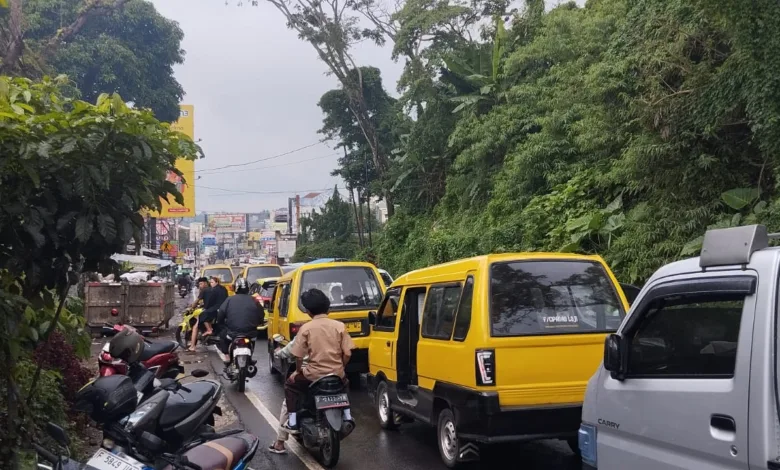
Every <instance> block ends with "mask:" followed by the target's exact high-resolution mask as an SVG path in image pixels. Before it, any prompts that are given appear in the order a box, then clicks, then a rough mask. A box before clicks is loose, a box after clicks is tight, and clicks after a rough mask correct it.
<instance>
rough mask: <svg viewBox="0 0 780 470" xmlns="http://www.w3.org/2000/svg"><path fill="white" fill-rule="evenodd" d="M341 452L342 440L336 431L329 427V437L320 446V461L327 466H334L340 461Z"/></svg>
mask: <svg viewBox="0 0 780 470" xmlns="http://www.w3.org/2000/svg"><path fill="white" fill-rule="evenodd" d="M340 453H341V441H339V435H338V433H337V432H336V431H334V430H333V429H331V428H328V438H327V440H326V441H325V442H323V443H322V447H320V462H321V463H322V466H323V467H325V468H333V467H335V466H336V464H337V463H339V454H340Z"/></svg>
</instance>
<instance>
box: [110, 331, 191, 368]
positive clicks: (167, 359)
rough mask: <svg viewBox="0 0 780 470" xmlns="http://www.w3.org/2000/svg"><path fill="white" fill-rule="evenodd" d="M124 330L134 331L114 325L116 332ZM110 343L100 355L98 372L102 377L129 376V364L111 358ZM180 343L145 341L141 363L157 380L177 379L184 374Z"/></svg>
mask: <svg viewBox="0 0 780 470" xmlns="http://www.w3.org/2000/svg"><path fill="white" fill-rule="evenodd" d="M124 328H129V329H133V328H132V327H130V326H127V325H114V328H113V329H114V330H115V331H117V332H118V331H121V330H122V329H124ZM109 346H110V343H106V344H105V345H104V346H103V349H102V350H101V351H100V354H99V355H98V370H99V375H100V376H101V377H105V376H108V375H115V374H121V375H127V373H128V364H127V363H126V362H125V361H123V360H121V359H117V358H115V357H113V356H111V353H110V352H109ZM178 348H179V345H178V343H176V342H174V341H159V342H153V341H149V340H147V339H144V350H143V352H142V353H141V359H140V361H141V363H142V364H143V366H144V367H145V368H147V369H148V370H150V371H152V372H154V374H155V376H156V377H157V378H161V379H164V378H170V379H175V378H176V377H178V376H179V375H180V374H183V373H184V366H183V365H182V364H181V362H179V355H178V353H177V352H176V350H177V349H178Z"/></svg>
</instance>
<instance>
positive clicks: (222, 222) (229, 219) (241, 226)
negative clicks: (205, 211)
mask: <svg viewBox="0 0 780 470" xmlns="http://www.w3.org/2000/svg"><path fill="white" fill-rule="evenodd" d="M206 229H207V230H208V231H209V232H216V233H244V232H246V214H209V217H208V224H207V226H206Z"/></svg>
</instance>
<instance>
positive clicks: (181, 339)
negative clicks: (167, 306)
mask: <svg viewBox="0 0 780 470" xmlns="http://www.w3.org/2000/svg"><path fill="white" fill-rule="evenodd" d="M187 333H190V331H187V332H186V333H185V332H183V331H182V327H181V325H179V326H178V327H176V342H177V343H179V346H181V347H182V348H183V349H187V348H189V347H190V335H189V334H187Z"/></svg>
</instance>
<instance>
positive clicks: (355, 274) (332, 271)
mask: <svg viewBox="0 0 780 470" xmlns="http://www.w3.org/2000/svg"><path fill="white" fill-rule="evenodd" d="M314 288H316V289H319V290H321V291H322V292H324V293H325V295H327V296H328V297H330V310H331V311H339V310H366V309H368V308H376V307H379V303H380V302H381V301H382V290H381V289H380V288H379V282H378V281H377V278H376V276H375V275H374V272H373V270H371V269H369V268H360V267H354V268H322V269H311V270H308V271H305V272H304V273H303V276H302V278H301V293H303V292H306V291H307V290H309V289H314ZM301 309H303V305H301Z"/></svg>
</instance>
